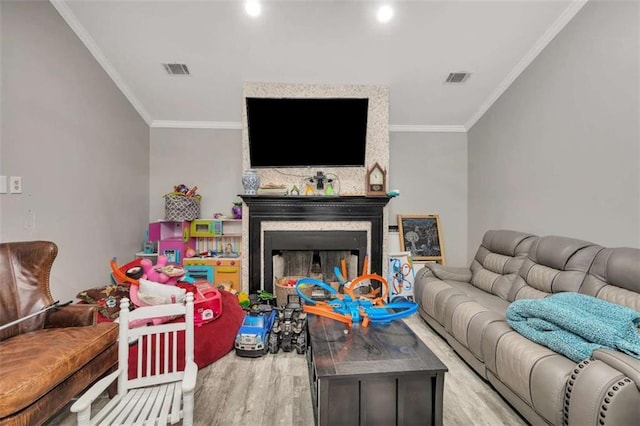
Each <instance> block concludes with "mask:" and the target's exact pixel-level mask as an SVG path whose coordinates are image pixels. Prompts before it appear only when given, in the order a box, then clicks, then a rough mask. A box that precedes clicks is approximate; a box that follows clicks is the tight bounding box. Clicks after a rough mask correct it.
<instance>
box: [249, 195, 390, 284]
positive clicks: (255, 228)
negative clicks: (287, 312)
mask: <svg viewBox="0 0 640 426" xmlns="http://www.w3.org/2000/svg"><path fill="white" fill-rule="evenodd" d="M240 197H242V199H243V201H244V202H245V203H246V204H247V206H248V207H249V217H248V220H249V235H248V239H249V259H248V260H249V292H250V293H257V292H258V291H259V290H262V289H264V290H265V291H269V292H273V263H272V255H273V251H276V250H283V249H287V250H319V249H329V250H343V249H344V250H357V251H358V252H359V254H358V270H359V271H361V270H362V263H363V260H364V254H366V249H367V248H366V231H365V232H363V231H350V230H345V231H334V230H331V231H315V230H314V231H286V230H284V231H265V232H264V241H261V238H262V236H263V235H262V222H263V221H290V222H295V221H364V222H369V223H370V227H371V234H370V236H371V252H370V253H369V264H370V267H371V271H372V272H377V273H378V274H382V272H383V271H382V262H383V251H382V243H383V240H384V226H383V225H384V207H385V206H386V205H387V203H388V202H389V199H390V198H389V197H387V196H377V197H368V196H337V197H325V196H293V197H289V196H287V197H281V196H263V195H244V194H241V195H240ZM320 234H323V235H320ZM363 234H364V237H363ZM363 238H364V239H363ZM262 243H264V253H263V252H261V247H262ZM331 243H334V244H333V245H332V244H331ZM263 264H264V277H265V282H264V283H262V269H263Z"/></svg>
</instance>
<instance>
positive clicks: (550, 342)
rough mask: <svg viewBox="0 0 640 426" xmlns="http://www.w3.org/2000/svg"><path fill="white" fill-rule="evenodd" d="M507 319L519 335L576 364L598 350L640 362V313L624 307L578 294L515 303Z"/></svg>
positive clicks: (510, 306) (510, 307) (563, 294)
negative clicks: (608, 350) (607, 349)
mask: <svg viewBox="0 0 640 426" xmlns="http://www.w3.org/2000/svg"><path fill="white" fill-rule="evenodd" d="M506 317H507V322H508V323H509V325H510V326H511V327H512V328H513V329H515V330H516V331H517V332H518V333H520V334H522V335H523V336H525V337H526V338H528V339H529V340H533V341H534V342H537V343H539V344H541V345H544V346H546V347H548V348H550V349H552V350H553V351H555V352H558V353H561V354H563V355H564V356H566V357H567V358H570V359H572V360H573V361H575V362H580V361H582V360H584V359H587V358H589V357H591V354H592V353H593V351H594V350H595V349H599V348H609V349H614V350H618V351H622V352H624V353H626V354H628V355H631V356H633V357H635V358H640V334H639V333H638V329H637V327H638V325H640V313H639V312H636V311H635V310H633V309H630V308H627V307H625V306H622V305H617V304H615V303H610V302H607V301H605V300H600V299H597V298H595V297H592V296H587V295H584V294H579V293H570V292H566V293H556V294H553V295H551V296H548V297H546V298H544V299H521V300H516V301H515V302H513V303H511V304H510V305H509V307H508V308H507V312H506Z"/></svg>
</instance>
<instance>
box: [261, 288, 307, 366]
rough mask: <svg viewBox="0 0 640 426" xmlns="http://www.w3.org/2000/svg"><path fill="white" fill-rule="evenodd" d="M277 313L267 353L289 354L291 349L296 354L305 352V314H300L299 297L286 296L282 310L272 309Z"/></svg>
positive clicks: (294, 295) (293, 295)
mask: <svg viewBox="0 0 640 426" xmlns="http://www.w3.org/2000/svg"><path fill="white" fill-rule="evenodd" d="M274 312H277V315H276V317H275V321H274V322H273V327H271V334H270V335H269V352H271V353H272V354H275V353H278V350H279V349H280V348H282V350H283V351H284V352H291V351H292V350H293V348H295V349H296V352H297V353H298V354H303V353H305V352H306V351H307V313H306V312H302V304H301V303H300V297H299V296H298V295H296V294H289V295H287V304H286V305H285V307H284V308H274Z"/></svg>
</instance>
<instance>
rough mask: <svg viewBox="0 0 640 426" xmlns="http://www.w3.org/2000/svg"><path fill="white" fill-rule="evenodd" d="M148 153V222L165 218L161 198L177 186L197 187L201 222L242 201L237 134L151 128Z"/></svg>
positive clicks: (238, 139) (205, 130)
mask: <svg viewBox="0 0 640 426" xmlns="http://www.w3.org/2000/svg"><path fill="white" fill-rule="evenodd" d="M238 96H240V94H238ZM150 152H151V155H150V158H151V160H150V177H151V186H150V197H149V213H150V216H149V220H150V221H155V220H159V219H163V218H164V198H163V196H164V195H165V194H167V193H169V192H171V191H172V190H173V187H174V186H175V185H178V184H185V185H187V186H188V187H189V188H191V187H193V186H197V187H198V194H200V195H201V196H202V198H201V200H200V216H201V217H203V218H204V217H212V216H213V214H214V213H222V214H225V215H229V216H230V215H231V207H232V205H233V202H234V201H242V199H241V198H240V197H238V196H237V195H238V194H242V192H243V189H242V182H241V181H240V179H241V176H242V138H241V135H240V130H212V129H157V128H152V129H151V150H150Z"/></svg>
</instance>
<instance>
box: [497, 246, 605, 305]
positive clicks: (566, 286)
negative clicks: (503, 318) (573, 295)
mask: <svg viewBox="0 0 640 426" xmlns="http://www.w3.org/2000/svg"><path fill="white" fill-rule="evenodd" d="M600 250H602V247H601V246H599V245H597V244H593V243H590V242H588V241H583V240H576V239H574V238H568V237H559V236H554V235H552V236H546V237H540V238H539V239H537V240H536V241H534V242H533V244H532V245H531V249H530V251H529V254H528V256H527V259H526V260H525V261H524V263H523V264H522V266H521V267H520V269H519V270H518V274H517V276H516V278H515V281H514V283H513V286H512V287H511V290H510V291H509V294H508V296H507V300H509V301H510V302H513V301H514V300H517V299H537V298H542V297H546V296H548V295H549V294H551V293H558V292H562V291H573V292H577V291H578V290H579V289H580V286H581V285H582V283H583V282H584V279H585V277H586V275H587V271H588V270H589V268H590V267H591V264H592V263H593V261H594V259H595V257H596V255H597V254H598V252H599V251H600Z"/></svg>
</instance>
